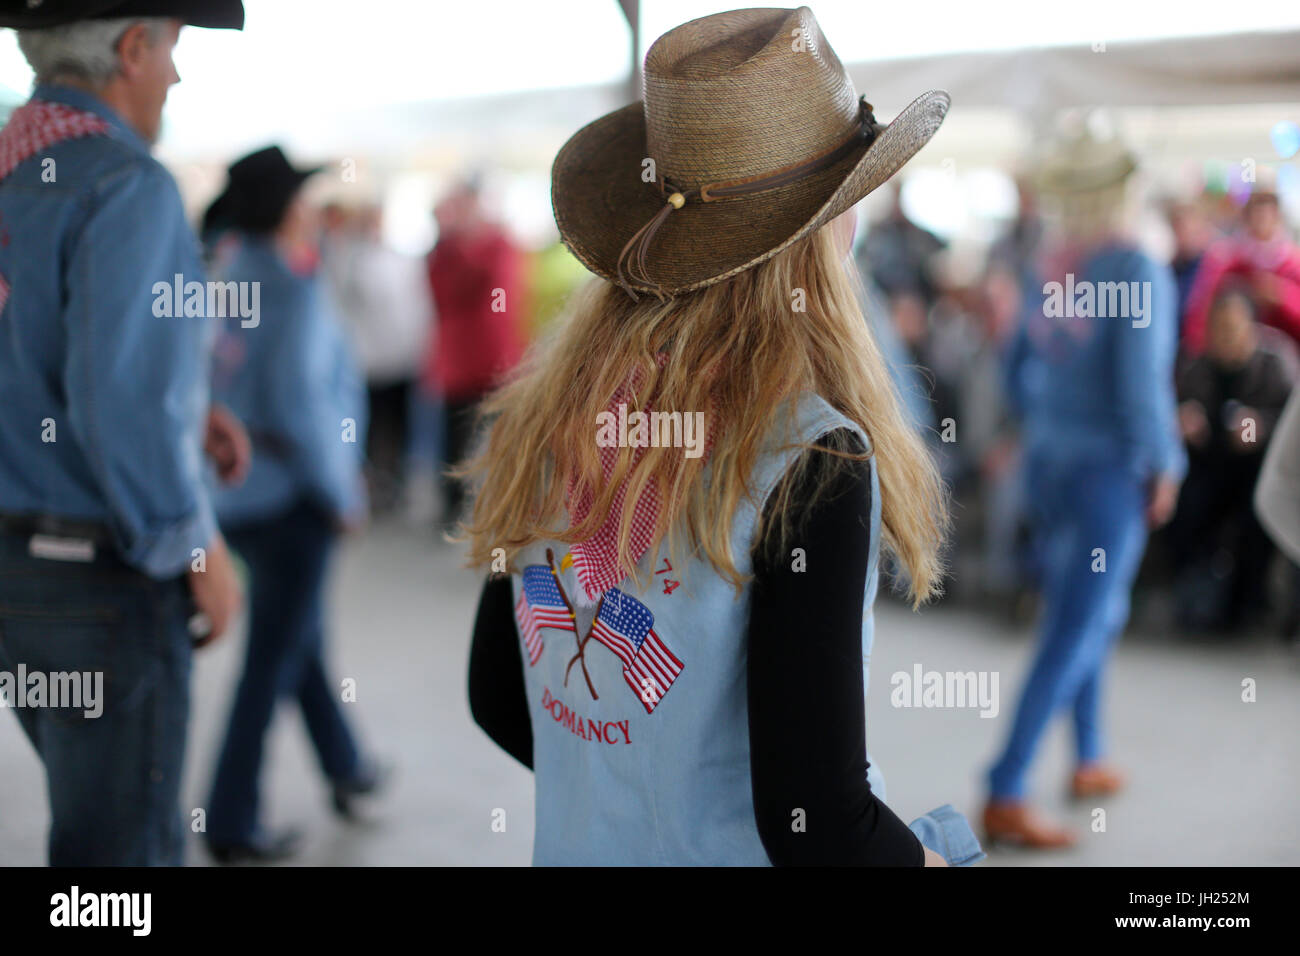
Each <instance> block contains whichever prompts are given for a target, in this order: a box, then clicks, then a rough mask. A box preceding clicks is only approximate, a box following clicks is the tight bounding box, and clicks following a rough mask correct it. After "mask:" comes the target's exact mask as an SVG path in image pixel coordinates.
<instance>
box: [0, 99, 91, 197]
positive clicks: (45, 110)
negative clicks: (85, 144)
mask: <svg viewBox="0 0 1300 956" xmlns="http://www.w3.org/2000/svg"><path fill="white" fill-rule="evenodd" d="M107 132H108V123H107V122H105V121H104V119H103V118H102V117H100V116H96V115H95V114H94V113H87V112H86V111H85V110H78V109H73V108H72V107H71V106H64V105H63V104H62V103H47V102H45V101H44V100H30V101H29V102H27V103H24V104H23V105H22V106H20V107H18V109H16V110H14V111H13V113H12V114H11V115H10V117H9V122H8V123H6V124H5V127H4V129H0V179H4V178H5V177H6V176H8V175H9V174H10V173H12V172H13V171H14V169H15V167H17V166H18V164H19V163H21V162H23V161H24V160H27V159H30V158H31V157H32V156H35V155H36V154H37V153H39V152H42V151H44V150H46V149H49V148H50V147H51V146H53V145H54V144H55V143H60V142H62V141H63V140H65V139H79V138H80V137H82V136H96V135H102V134H104V133H107Z"/></svg>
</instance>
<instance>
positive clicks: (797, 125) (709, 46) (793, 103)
mask: <svg viewBox="0 0 1300 956" xmlns="http://www.w3.org/2000/svg"><path fill="white" fill-rule="evenodd" d="M948 103H949V99H948V94H947V93H945V92H943V91H942V90H932V91H930V92H928V93H924V94H922V95H921V96H920V97H918V98H917V99H916V100H914V101H913V102H912V103H911V104H909V105H908V106H907V107H905V108H904V109H903V110H902V112H900V113H899V114H898V115H897V117H895V119H894V121H893V122H892V123H889V124H888V125H886V124H882V123H879V122H877V120H876V118H875V116H874V114H873V112H872V106H871V104H869V103H868V102H867V101H866V99H865V98H861V99H860V98H859V97H858V94H857V91H856V90H855V89H854V88H853V81H852V80H850V79H849V75H848V73H847V72H846V71H845V69H844V66H843V64H841V63H840V60H839V57H837V56H836V55H835V51H834V50H832V49H831V47H830V44H829V43H827V41H826V38H825V37H824V36H823V35H822V31H821V28H820V27H819V26H818V25H817V20H816V18H815V17H814V16H813V14H812V11H811V10H809V9H808V8H807V7H799V8H798V9H795V10H779V9H753V10H733V11H730V12H728V13H719V14H716V15H714V16H708V17H702V18H700V19H698V20H692V21H691V22H689V23H686V24H683V25H682V26H679V27H677V28H676V29H673V30H670V31H669V32H668V33H665V34H664V35H663V36H661V37H660V38H659V39H658V40H656V41H655V43H654V45H653V46H651V47H650V50H649V52H647V54H646V59H645V100H644V102H643V103H633V104H631V105H629V106H625V107H623V108H622V109H620V110H616V111H615V112H613V113H610V114H608V115H606V116H603V117H601V118H600V119H598V120H596V121H595V122H594V123H591V124H590V125H588V126H585V127H583V128H582V129H580V130H579V131H578V132H577V133H575V134H574V136H573V137H572V138H571V139H570V140H569V141H568V142H567V143H566V144H565V145H564V147H563V148H562V149H561V150H560V152H559V154H558V155H557V156H556V159H555V166H554V168H553V170H552V174H551V201H552V205H553V206H554V210H555V221H556V223H557V225H558V226H559V229H560V236H561V238H563V240H564V242H565V244H566V245H568V247H569V248H570V249H571V250H573V253H574V255H576V256H577V257H578V258H579V259H580V260H581V261H582V262H583V263H584V264H585V265H586V266H587V267H588V268H589V269H591V270H592V271H593V272H595V273H597V274H598V275H601V276H603V277H604V278H606V279H609V280H610V281H612V282H616V283H618V284H619V285H621V286H623V287H624V288H625V289H627V291H628V293H629V294H631V295H632V296H633V297H634V298H635V297H636V291H649V292H653V293H655V294H657V295H660V296H661V297H662V296H669V297H671V296H674V295H677V294H680V293H684V292H691V291H694V290H696V289H702V288H704V287H706V286H710V285H713V284H714V283H717V282H721V281H722V280H724V279H727V278H729V277H731V276H734V275H736V274H737V273H740V272H743V271H745V270H746V269H750V268H752V267H754V266H756V265H758V264H759V263H761V262H764V261H766V260H767V259H770V258H771V257H772V256H774V255H776V254H777V253H778V252H780V251H781V250H782V249H784V248H786V247H787V246H789V245H790V244H792V243H794V242H796V241H797V240H799V239H801V238H803V237H804V236H807V235H809V234H810V233H812V232H813V231H814V230H816V229H818V228H820V227H821V226H823V225H825V224H826V223H828V222H830V221H831V220H832V219H834V218H835V217H836V216H838V215H839V214H840V213H842V212H844V211H845V210H847V209H849V208H850V207H852V206H853V205H854V203H856V202H858V200H860V199H861V198H862V197H863V196H865V195H866V194H867V193H869V192H871V191H872V190H873V189H875V188H876V187H877V186H879V185H880V184H881V183H883V182H884V181H885V180H887V179H888V178H889V177H890V176H892V175H893V174H894V173H895V172H897V171H898V170H899V168H900V167H902V165H903V164H904V163H906V162H907V161H908V160H909V159H910V158H911V157H912V156H913V155H914V154H915V153H916V152H917V150H919V149H920V148H921V147H922V146H924V145H925V144H926V142H927V141H928V140H929V139H930V137H931V136H933V135H934V133H935V130H937V129H938V128H939V124H940V123H942V122H943V118H944V115H945V114H946V113H947V111H948ZM634 290H636V291H634Z"/></svg>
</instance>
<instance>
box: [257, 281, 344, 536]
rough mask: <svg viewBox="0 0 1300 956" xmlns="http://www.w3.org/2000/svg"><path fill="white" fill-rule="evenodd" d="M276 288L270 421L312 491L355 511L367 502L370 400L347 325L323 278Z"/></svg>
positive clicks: (337, 509) (334, 508) (330, 504)
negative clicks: (363, 465) (364, 457)
mask: <svg viewBox="0 0 1300 956" xmlns="http://www.w3.org/2000/svg"><path fill="white" fill-rule="evenodd" d="M277 286H278V283H277ZM270 292H271V296H270V297H271V298H272V300H273V301H271V302H269V303H268V302H265V301H264V302H263V306H264V308H267V309H268V311H270V310H275V311H276V312H278V314H271V315H270V316H269V318H270V321H269V323H263V328H268V329H269V330H270V331H271V333H272V335H273V336H274V338H273V341H272V343H270V347H271V355H270V356H268V357H269V358H270V360H271V361H270V367H271V368H272V369H274V374H273V375H272V376H271V387H270V393H269V398H270V408H269V410H268V412H269V418H270V421H271V423H272V425H273V427H274V428H275V430H276V431H277V432H278V433H279V434H280V435H282V436H284V438H286V439H287V440H288V442H289V444H290V446H291V448H292V450H293V461H294V468H295V470H296V471H297V472H298V476H299V479H300V480H301V481H302V483H303V486H304V487H305V488H307V490H308V492H309V494H310V495H311V496H312V497H313V498H314V499H315V500H316V501H317V502H319V503H320V504H322V505H323V506H324V507H326V508H327V509H328V510H329V511H330V512H331V513H332V514H334V515H336V516H339V517H342V516H346V515H352V514H355V513H356V512H357V511H359V510H361V509H362V508H364V506H365V504H364V496H363V492H362V485H361V480H360V471H359V468H360V457H361V449H362V448H363V447H364V441H365V428H366V420H365V401H364V397H363V396H364V393H363V392H362V387H361V385H360V379H359V376H358V374H357V373H356V369H355V367H354V366H353V364H352V361H351V357H350V355H349V354H348V352H347V346H346V342H345V341H344V339H343V336H342V330H341V329H339V327H338V324H337V322H336V320H335V318H334V315H333V313H332V311H331V310H330V308H329V306H328V302H327V301H326V300H325V298H324V296H323V292H322V289H321V287H320V284H319V283H318V282H314V281H309V280H306V279H295V280H292V281H290V282H288V283H286V284H285V285H284V286H279V287H278V288H276V289H274V290H270ZM281 296H283V298H281ZM275 300H279V301H275ZM346 419H351V421H352V427H351V429H349V428H347V426H346V424H345V420H346Z"/></svg>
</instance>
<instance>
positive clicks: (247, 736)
mask: <svg viewBox="0 0 1300 956" xmlns="http://www.w3.org/2000/svg"><path fill="white" fill-rule="evenodd" d="M223 530H224V532H225V535H226V540H227V541H228V542H229V544H230V546H231V548H233V549H234V550H235V551H236V552H237V553H238V554H239V556H240V557H242V558H243V559H244V562H245V563H246V564H247V565H248V571H249V577H250V579H251V580H250V592H251V599H250V614H249V627H248V647H247V654H246V657H245V660H244V672H243V675H242V676H241V677H240V680H239V689H238V691H237V692H236V693H235V700H234V704H233V706H232V708H231V711H230V723H229V726H228V728H227V730H226V739H225V744H224V745H223V747H222V750H221V757H220V758H219V760H218V763H217V773H216V780H215V781H214V783H213V786H212V797H211V800H210V801H209V804H208V835H207V838H208V840H209V842H211V843H215V844H238V843H246V842H248V841H250V840H252V839H254V838H255V837H256V835H257V834H258V832H259V828H258V803H259V799H258V790H259V787H258V778H259V777H260V775H261V769H262V753H263V748H264V743H265V739H266V731H267V729H268V728H269V727H270V724H271V717H272V714H273V713H274V710H275V704H276V701H277V699H279V698H281V697H284V698H288V699H289V700H292V701H293V702H295V703H296V704H297V705H298V706H299V707H301V708H302V713H303V717H304V719H305V721H306V723H307V731H308V733H309V734H310V735H311V740H312V744H313V745H314V746H315V749H316V755H317V757H318V759H319V760H320V764H321V769H322V770H323V771H324V773H325V775H326V776H327V777H328V778H330V779H331V780H334V781H340V782H343V781H349V780H352V779H355V778H356V776H357V774H358V767H359V764H360V758H359V756H358V752H357V746H356V742H355V741H354V739H353V736H352V733H351V731H350V730H349V729H348V726H347V724H346V723H345V722H344V720H343V712H342V709H341V707H340V697H339V696H338V695H339V690H338V686H339V685H337V684H334V683H331V682H330V680H329V678H327V677H326V676H325V661H324V630H325V628H324V601H325V595H324V590H325V576H326V571H327V569H328V564H329V556H330V552H331V551H332V549H333V545H334V540H335V537H336V535H335V531H334V528H333V525H332V523H331V521H330V519H329V517H328V515H326V514H325V513H324V512H323V511H322V510H320V509H319V508H317V507H316V506H315V505H313V504H310V503H307V502H305V501H304V502H299V503H298V504H296V505H294V506H293V507H291V508H290V509H289V510H288V511H286V512H284V513H283V514H280V515H276V516H274V517H271V518H268V519H265V520H259V521H256V522H252V523H246V524H240V525H238V526H236V527H230V528H225V529H223Z"/></svg>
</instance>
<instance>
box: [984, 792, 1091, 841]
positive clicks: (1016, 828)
mask: <svg viewBox="0 0 1300 956" xmlns="http://www.w3.org/2000/svg"><path fill="white" fill-rule="evenodd" d="M1077 839H1078V838H1077V837H1076V836H1075V835H1074V833H1073V832H1072V831H1070V830H1067V829H1065V828H1064V827H1060V826H1057V825H1056V824H1055V823H1052V822H1051V821H1050V820H1048V819H1047V818H1045V817H1043V816H1040V815H1039V814H1038V813H1036V812H1035V811H1033V810H1031V809H1030V808H1029V807H1028V806H1026V805H1025V804H1023V803H1021V802H1019V801H1012V800H990V801H989V802H988V803H987V804H985V806H984V842H985V843H986V844H988V845H990V846H991V845H993V844H994V843H1008V844H1014V845H1016V846H1023V847H1030V848H1032V849H1041V850H1054V849H1061V848H1064V847H1069V846H1074V844H1075V842H1076V840H1077Z"/></svg>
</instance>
